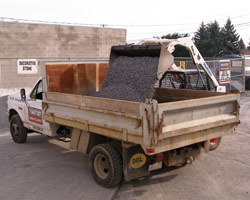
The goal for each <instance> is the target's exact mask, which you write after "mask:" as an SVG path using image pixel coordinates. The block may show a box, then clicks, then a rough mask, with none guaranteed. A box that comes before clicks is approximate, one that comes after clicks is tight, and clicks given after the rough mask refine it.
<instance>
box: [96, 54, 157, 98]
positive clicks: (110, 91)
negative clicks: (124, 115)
mask: <svg viewBox="0 0 250 200" xmlns="http://www.w3.org/2000/svg"><path fill="white" fill-rule="evenodd" d="M158 63H159V58H158V57H127V56H120V57H117V58H116V59H115V60H114V61H113V63H112V64H111V65H110V66H109V68H108V72H107V75H106V78H105V80H104V83H103V87H102V89H101V90H100V91H99V92H97V93H95V94H93V95H92V96H95V97H103V98H111V99H119V100H127V101H136V102H145V99H147V98H152V97H153V96H154V90H153V87H154V83H155V82H156V81H157V69H158Z"/></svg>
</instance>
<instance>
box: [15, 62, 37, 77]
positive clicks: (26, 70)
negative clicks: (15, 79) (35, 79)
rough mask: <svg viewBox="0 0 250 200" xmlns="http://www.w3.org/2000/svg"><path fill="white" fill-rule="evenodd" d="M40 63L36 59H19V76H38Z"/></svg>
mask: <svg viewBox="0 0 250 200" xmlns="http://www.w3.org/2000/svg"><path fill="white" fill-rule="evenodd" d="M37 65H38V62H37V60H36V59H18V60H17V73H18V74H36V73H37Z"/></svg>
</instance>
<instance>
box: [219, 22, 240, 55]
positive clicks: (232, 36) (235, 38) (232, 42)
mask: <svg viewBox="0 0 250 200" xmlns="http://www.w3.org/2000/svg"><path fill="white" fill-rule="evenodd" d="M221 34H222V39H223V46H222V47H223V49H222V50H223V54H224V55H228V54H229V55H230V54H239V53H240V51H241V49H240V45H239V37H240V36H239V35H238V34H237V33H236V30H235V28H234V25H233V24H232V22H231V20H230V18H228V20H227V22H226V24H225V26H224V27H223V28H222V30H221ZM242 42H243V41H242Z"/></svg>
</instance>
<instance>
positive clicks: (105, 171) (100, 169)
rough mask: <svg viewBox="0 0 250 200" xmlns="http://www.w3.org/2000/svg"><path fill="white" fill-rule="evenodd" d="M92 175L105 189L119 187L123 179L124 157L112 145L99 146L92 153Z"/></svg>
mask: <svg viewBox="0 0 250 200" xmlns="http://www.w3.org/2000/svg"><path fill="white" fill-rule="evenodd" d="M90 162H91V173H92V176H93V178H94V179H95V181H96V182H97V183H98V184H100V185H101V186H103V187H107V188H108V187H113V186H116V185H118V184H119V183H120V182H121V181H122V178H123V168H122V157H121V155H120V153H119V152H118V150H117V149H116V148H115V147H114V146H112V145H111V144H108V143H105V144H99V145H96V146H94V147H93V149H92V150H91V152H90Z"/></svg>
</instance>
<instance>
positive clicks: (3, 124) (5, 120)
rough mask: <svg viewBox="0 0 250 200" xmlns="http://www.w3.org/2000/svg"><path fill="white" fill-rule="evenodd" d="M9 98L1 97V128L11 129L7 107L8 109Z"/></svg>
mask: <svg viewBox="0 0 250 200" xmlns="http://www.w3.org/2000/svg"><path fill="white" fill-rule="evenodd" d="M7 97H8V96H3V97H0V128H8V127H9V121H8V115H7V107H6V101H7Z"/></svg>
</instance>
